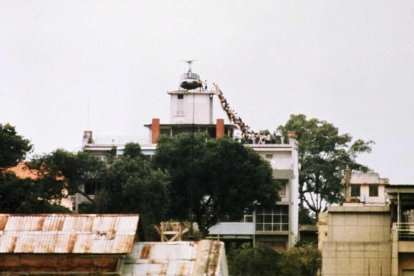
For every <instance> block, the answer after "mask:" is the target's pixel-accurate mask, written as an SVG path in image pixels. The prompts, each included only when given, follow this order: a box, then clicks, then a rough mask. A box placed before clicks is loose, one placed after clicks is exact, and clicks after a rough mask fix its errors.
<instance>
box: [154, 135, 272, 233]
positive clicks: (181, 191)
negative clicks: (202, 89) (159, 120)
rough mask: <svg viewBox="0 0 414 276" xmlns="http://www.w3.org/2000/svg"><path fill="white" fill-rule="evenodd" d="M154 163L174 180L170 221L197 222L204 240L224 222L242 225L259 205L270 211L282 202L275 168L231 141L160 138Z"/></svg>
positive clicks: (198, 138) (193, 136) (192, 136)
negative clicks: (269, 207)
mask: <svg viewBox="0 0 414 276" xmlns="http://www.w3.org/2000/svg"><path fill="white" fill-rule="evenodd" d="M153 160H154V164H155V165H156V166H157V167H159V168H161V169H164V170H166V171H167V172H168V173H169V175H170V177H171V202H172V204H171V210H170V216H171V217H175V218H177V219H188V220H191V218H192V216H194V218H195V221H196V222H197V224H198V226H199V229H200V231H201V232H202V233H203V234H204V235H206V234H207V233H208V229H209V228H210V227H211V226H213V225H215V224H216V223H217V222H219V221H221V220H227V219H240V217H241V216H242V215H243V210H244V209H245V208H248V207H252V205H253V204H254V202H260V203H261V204H262V205H270V204H273V203H274V202H275V201H276V199H277V190H278V187H277V184H276V183H275V182H274V181H273V179H272V170H271V167H270V165H269V164H268V163H267V162H266V161H265V160H263V159H262V158H261V157H260V156H259V155H258V154H257V153H256V152H254V151H253V150H252V149H250V148H248V147H245V146H244V145H242V144H240V143H238V142H236V141H234V140H231V139H228V138H221V139H211V138H209V137H208V136H207V135H204V134H201V133H195V134H191V133H183V134H180V135H178V136H176V137H174V138H167V137H161V139H160V140H159V142H158V146H157V150H156V154H155V156H154V158H153Z"/></svg>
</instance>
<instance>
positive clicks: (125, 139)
mask: <svg viewBox="0 0 414 276" xmlns="http://www.w3.org/2000/svg"><path fill="white" fill-rule="evenodd" d="M93 141H94V144H109V145H124V144H126V143H131V142H132V143H138V144H140V145H146V144H150V142H149V137H148V136H109V135H108V136H96V137H94V138H93Z"/></svg>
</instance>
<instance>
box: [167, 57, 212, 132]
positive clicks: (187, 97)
mask: <svg viewBox="0 0 414 276" xmlns="http://www.w3.org/2000/svg"><path fill="white" fill-rule="evenodd" d="M187 63H188V71H187V72H186V73H184V74H183V75H182V76H181V80H180V87H179V88H178V90H175V91H169V92H168V94H170V95H171V123H172V124H198V125H203V124H213V96H214V92H213V90H210V91H209V90H208V87H207V83H206V82H203V81H201V79H200V76H199V75H198V74H196V73H193V72H192V70H191V64H192V60H188V61H187Z"/></svg>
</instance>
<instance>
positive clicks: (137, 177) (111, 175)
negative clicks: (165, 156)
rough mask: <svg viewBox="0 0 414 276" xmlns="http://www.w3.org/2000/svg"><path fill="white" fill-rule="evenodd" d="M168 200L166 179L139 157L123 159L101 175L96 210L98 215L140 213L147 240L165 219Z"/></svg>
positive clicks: (118, 160) (117, 160)
mask: <svg viewBox="0 0 414 276" xmlns="http://www.w3.org/2000/svg"><path fill="white" fill-rule="evenodd" d="M169 200H170V199H169V180H168V177H167V175H166V174H165V173H163V172H162V171H161V170H156V169H153V168H152V167H151V164H150V162H149V161H148V160H146V159H144V158H142V157H140V156H135V157H134V158H133V157H130V155H126V156H122V157H120V158H117V159H116V160H115V161H114V162H113V163H112V164H110V166H108V168H107V169H106V170H105V171H104V172H103V174H102V176H101V188H100V190H99V192H98V193H97V195H96V198H95V206H96V211H97V212H99V213H139V214H140V220H141V221H142V223H143V229H144V231H145V232H146V233H145V234H146V235H145V236H146V237H147V238H148V237H151V236H152V237H153V231H152V229H153V226H152V225H154V224H158V223H159V222H160V221H162V220H165V219H166V214H167V212H168V210H169V206H170V201H169Z"/></svg>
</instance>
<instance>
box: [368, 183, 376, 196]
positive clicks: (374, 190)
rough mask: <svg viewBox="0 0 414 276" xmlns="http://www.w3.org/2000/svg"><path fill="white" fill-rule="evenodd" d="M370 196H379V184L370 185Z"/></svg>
mask: <svg viewBox="0 0 414 276" xmlns="http://www.w3.org/2000/svg"><path fill="white" fill-rule="evenodd" d="M369 196H378V185H369Z"/></svg>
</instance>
